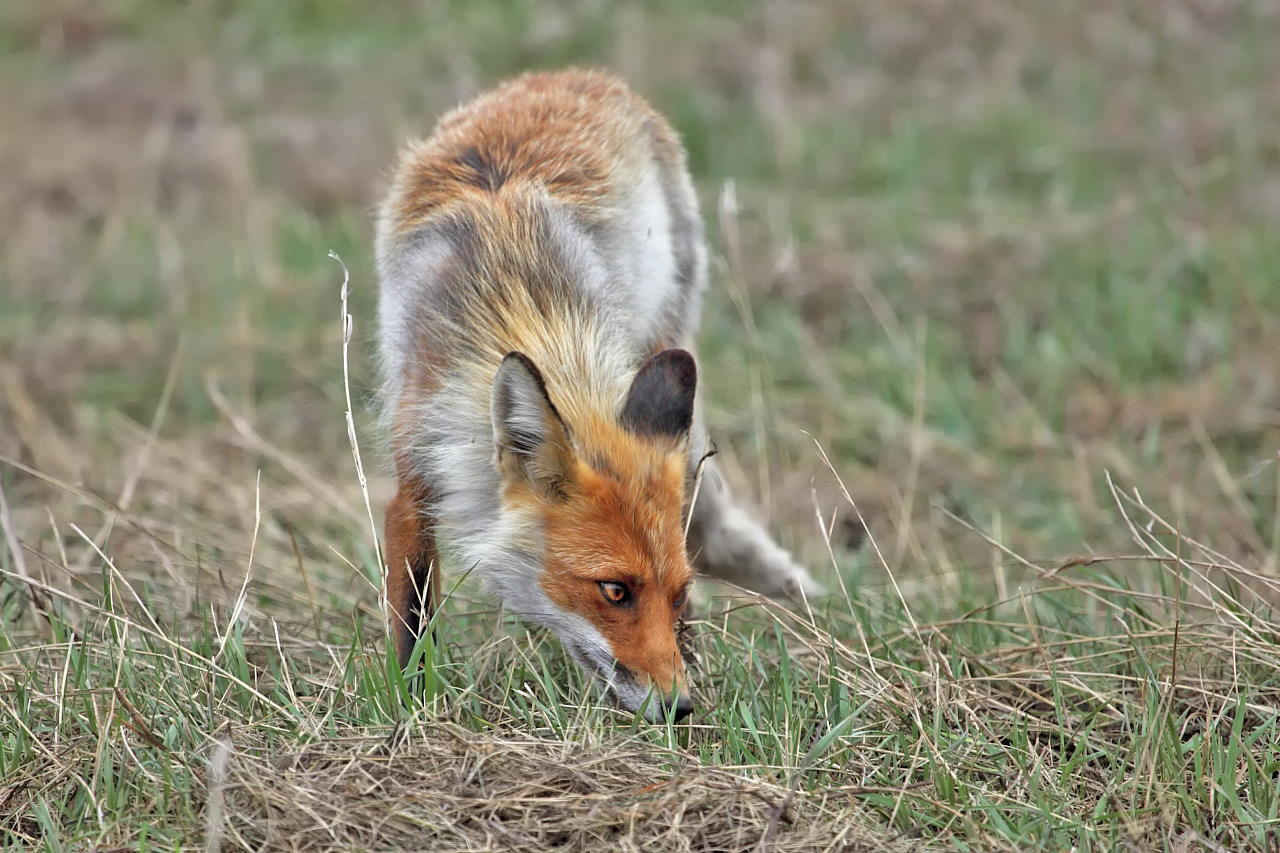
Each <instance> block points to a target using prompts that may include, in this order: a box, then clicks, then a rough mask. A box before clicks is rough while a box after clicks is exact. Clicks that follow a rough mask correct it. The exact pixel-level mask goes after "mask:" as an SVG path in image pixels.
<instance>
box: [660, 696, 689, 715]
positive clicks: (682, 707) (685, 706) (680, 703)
mask: <svg viewBox="0 0 1280 853" xmlns="http://www.w3.org/2000/svg"><path fill="white" fill-rule="evenodd" d="M662 710H663V711H664V712H666V713H667V714H670V715H671V718H672V719H673V720H683V719H684V718H685V717H687V716H689V715H690V714H692V713H693V700H692V699H690V698H689V697H688V696H681V697H680V698H678V699H676V703H675V710H674V711H673V710H672V708H671V700H670V699H664V700H663V701H662Z"/></svg>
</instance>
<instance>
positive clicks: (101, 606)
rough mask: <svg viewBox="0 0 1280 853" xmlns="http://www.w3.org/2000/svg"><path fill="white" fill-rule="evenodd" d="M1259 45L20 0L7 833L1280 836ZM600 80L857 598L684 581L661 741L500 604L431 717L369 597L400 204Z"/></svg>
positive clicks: (775, 514) (729, 357)
mask: <svg viewBox="0 0 1280 853" xmlns="http://www.w3.org/2000/svg"><path fill="white" fill-rule="evenodd" d="M1278 39H1280V4H1277V3H1275V2H1270V0H1213V2H1209V0H1167V2H1162V3H1132V4H1125V3H1106V2H1100V0H1075V2H1072V3H1034V4H1028V3H1019V2H1015V0H926V2H919V3H910V4H907V3H898V4H889V3H875V2H870V0H866V1H865V2H863V0H830V1H829V2H823V3H816V2H812V3H809V2H784V0H778V2H772V0H770V2H763V3H753V4H741V5H736V4H720V3H714V2H711V0H700V2H695V3H676V2H673V0H657V2H653V3H647V4H639V3H620V4H609V3H604V2H593V0H582V1H581V2H556V3H547V4H537V5H536V6H535V4H532V3H529V2H516V0H504V2H495V3H484V4H481V3H463V2H457V3H446V2H435V1H434V0H430V1H429V2H415V3H409V2H387V3H378V4H362V3H356V2H354V0H317V2H312V3H305V4H302V3H268V2H266V1H265V0H262V2H249V1H248V0H245V1H244V2H234V1H233V0H191V2H188V3H183V4H172V3H168V2H163V0H100V2H90V0H83V2H78V0H55V2H42V0H17V1H16V2H6V3H5V4H4V6H3V10H0V115H2V116H3V119H2V120H0V121H2V122H3V126H4V130H3V132H0V175H3V179H2V180H0V235H3V236H2V237H0V241H3V243H2V245H3V257H2V258H0V496H2V497H3V499H4V500H3V502H0V521H3V538H2V541H0V608H2V610H0V839H2V840H3V844H2V845H0V847H3V849H43V850H51V851H56V850H70V849H89V848H94V847H96V849H100V850H123V849H130V850H134V849H139V850H152V849H179V848H190V847H205V848H206V849H210V850H218V849H221V850H233V849H246V850H249V849H253V850H259V849H295V850H321V849H326V850H327V849H335V850H336V849H360V848H367V849H380V850H392V849H415V848H416V849H438V850H453V849H458V850H461V849H503V848H509V847H521V848H525V849H534V848H538V847H545V848H554V849H609V848H614V847H616V848H619V849H641V848H642V847H643V849H646V850H748V849H750V850H776V851H787V850H809V849H813V850H818V849H823V850H839V849H844V850H850V851H857V850H873V849H874V850H881V849H884V850H892V849H900V850H921V849H935V848H937V849H966V850H979V849H981V850H1011V851H1012V850H1018V851H1023V850H1036V849H1043V850H1065V849H1068V848H1072V847H1074V849H1076V850H1107V849H1121V850H1170V851H1187V850H1275V849H1277V844H1280V841H1278V840H1277V839H1280V731H1278V728H1280V630H1278V627H1277V618H1276V610H1275V606H1276V603H1277V599H1278V598H1280V519H1278V515H1280V504H1278V502H1277V485H1278V483H1280V466H1277V450H1278V449H1280V241H1278V240H1277V239H1276V234H1277V233H1278V232H1280V51H1278V50H1276V49H1275V46H1276V45H1277V44H1280V40H1278ZM568 62H591V63H603V64H607V65H609V66H611V67H613V68H615V69H617V70H619V71H620V72H622V73H623V74H625V75H626V76H627V77H628V78H629V79H630V80H631V81H632V82H633V84H634V85H635V87H636V88H637V89H639V90H640V91H641V92H643V93H644V94H645V95H646V96H648V97H650V98H651V99H652V100H653V102H654V103H655V104H656V105H657V106H658V107H659V108H660V109H662V110H663V111H664V112H665V113H667V114H668V115H669V116H670V117H671V118H672V120H673V122H674V123H675V124H676V126H677V128H678V129H679V131H680V132H681V134H682V135H683V137H684V139H685V141H686V143H687V145H688V148H689V151H690V156H691V162H692V167H693V169H694V171H695V178H696V180H697V182H698V184H699V187H700V189H701V191H702V193H703V201H704V210H705V212H706V216H707V220H708V226H709V233H710V237H711V241H712V244H713V249H714V252H715V259H714V263H713V275H714V283H713V294H712V295H711V297H710V300H709V304H708V306H707V309H706V312H705V313H706V317H707V320H706V323H705V327H704V334H703V335H702V338H701V347H702V351H701V358H702V365H703V369H702V374H703V376H704V378H705V383H704V384H705V386H706V390H707V392H708V398H707V399H708V405H709V421H710V424H711V427H712V430H713V433H714V435H715V438H716V440H717V443H718V445H719V447H720V449H721V450H722V458H723V459H724V460H725V461H726V465H727V466H728V470H729V472H730V476H731V478H732V479H733V480H734V481H735V483H736V485H737V487H738V489H739V491H740V492H741V493H743V494H746V495H752V496H755V497H756V498H757V499H758V502H759V504H760V506H761V507H762V508H763V512H764V513H765V514H766V515H767V517H768V518H769V519H770V520H771V524H772V527H773V529H774V530H776V531H777V533H778V535H779V536H780V538H781V539H782V540H783V541H785V542H786V543H787V544H788V545H790V546H791V547H793V548H794V550H795V552H796V553H797V554H798V555H799V556H800V557H801V558H802V559H803V560H804V561H805V562H806V563H807V564H809V565H811V566H813V567H814V568H815V571H817V572H818V573H819V574H820V575H821V576H822V577H823V578H824V579H825V580H826V581H827V582H828V583H829V584H831V585H832V586H833V587H834V588H836V589H841V590H843V591H842V592H840V593H839V594H837V595H834V596H832V597H831V598H829V599H826V600H823V601H820V602H816V603H815V604H814V607H813V610H812V612H811V613H803V614H794V613H793V614H787V613H784V612H781V611H779V610H777V609H774V608H770V607H768V606H766V605H765V604H764V603H762V602H759V601H756V600H754V599H751V598H749V597H744V596H741V595H735V594H733V593H732V591H730V590H725V589H719V588H714V587H713V586H712V585H710V584H706V585H704V586H703V587H702V590H703V594H702V596H701V599H702V600H701V602H700V606H701V608H702V614H703V618H702V619H700V620H699V621H698V622H696V623H695V624H693V625H692V626H691V627H692V628H693V630H694V634H695V643H696V647H697V650H698V655H699V661H700V662H699V664H698V666H697V669H696V677H697V679H698V699H699V704H700V709H701V710H700V711H699V712H698V713H697V714H695V715H694V716H693V717H692V718H690V720H689V721H687V722H683V723H680V724H676V725H668V726H651V725H648V724H642V723H637V722H636V721H634V720H633V719H631V718H628V717H627V716H625V715H622V714H618V713H616V712H614V711H611V710H610V709H609V708H607V707H604V706H602V705H601V704H600V700H599V697H598V696H597V695H596V694H595V693H593V692H592V691H591V690H590V689H589V686H588V685H586V684H584V682H583V679H582V677H581V676H580V675H579V674H578V673H577V672H576V671H575V670H573V669H572V668H571V667H569V666H567V664H566V662H565V659H564V656H563V654H562V652H561V651H560V649H559V647H558V646H557V645H556V644H555V643H554V642H552V641H550V640H548V638H547V637H545V636H544V635H542V634H540V633H537V632H530V631H528V630H527V629H525V628H524V627H522V626H520V625H518V624H516V623H515V622H513V621H512V620H511V619H510V618H507V617H504V616H503V615H502V614H501V613H498V612H495V611H494V610H493V609H492V605H491V604H490V603H489V602H487V601H486V600H484V599H483V598H482V597H478V596H475V595H474V594H473V593H472V591H471V590H470V588H469V587H468V586H467V585H465V584H464V585H463V586H462V587H461V588H460V589H459V590H458V591H457V593H456V594H455V595H454V596H453V598H451V600H450V602H449V605H448V608H447V609H448V622H447V630H445V631H444V632H442V639H445V640H447V642H446V643H444V644H443V646H442V647H441V648H439V649H436V650H434V652H433V655H434V667H433V668H432V669H431V671H430V673H429V675H428V677H427V678H426V683H425V689H426V692H427V694H428V695H429V696H431V697H433V698H432V700H431V701H430V702H429V704H428V705H427V706H426V707H423V706H422V705H420V704H415V703H414V702H413V701H412V700H410V699H409V694H408V692H407V690H406V688H405V686H404V684H403V682H402V681H401V680H400V679H399V678H398V676H397V675H396V673H395V671H394V670H393V669H389V668H388V662H387V652H386V644H385V639H384V636H383V632H382V627H381V618H380V616H379V609H378V598H377V587H378V583H379V569H378V565H377V558H376V557H375V547H374V542H375V540H374V534H373V533H372V529H373V526H374V525H372V524H371V515H372V517H373V518H374V519H376V520H377V522H378V523H377V525H376V526H377V527H378V528H380V526H381V524H380V513H381V509H382V506H383V505H384V503H385V501H386V499H387V498H388V496H389V486H390V481H389V478H388V476H387V470H386V465H385V457H384V456H383V454H382V453H381V447H380V444H379V441H378V437H377V435H376V433H375V431H374V430H373V429H372V417H371V415H370V412H369V405H368V403H369V399H370V391H371V386H372V376H373V371H372V361H371V357H370V353H371V346H370V344H371V333H372V328H373V320H372V315H373V310H372V309H373V299H374V282H373V279H372V274H371V261H370V231H371V227H370V226H371V216H370V208H371V206H372V205H373V204H375V203H376V200H377V198H378V195H379V192H380V190H381V188H382V186H383V181H384V179H385V178H386V175H387V173H388V170H389V168H390V164H391V163H392V161H393V158H394V155H395V152H396V148H397V145H398V144H399V143H400V141H401V140H402V139H404V138H406V137H407V136H409V135H412V134H418V133H422V132H425V131H426V130H427V129H429V127H430V124H431V121H432V119H433V117H434V116H435V115H436V114H438V113H439V112H440V111H441V110H443V109H445V108H447V107H449V106H451V105H453V104H454V103H455V102H456V101H457V100H458V99H460V98H463V97H465V96H467V95H469V94H471V93H474V92H476V91H477V90H478V89H480V88H482V87H484V86H486V85H488V84H490V83H492V82H494V81H496V80H498V79H500V78H502V77H503V76H505V75H508V74H511V73H513V72H516V71H518V70H521V69H524V68H527V67H550V66H557V65H561V64H565V63H568ZM331 250H332V251H335V252H336V253H338V254H339V255H340V256H341V258H342V259H343V260H344V261H345V262H346V263H347V264H348V265H349V266H350V269H351V274H352V276H351V284H352V295H351V303H350V311H351V314H352V315H353V318H354V324H355V338H354V340H353V342H352V346H351V351H350V377H351V378H350V391H351V400H352V403H353V405H354V409H355V425H356V429H357V433H358V435H359V438H360V449H361V454H362V458H363V462H364V466H365V469H366V471H367V473H368V492H369V496H368V503H367V504H366V500H365V497H364V495H363V494H362V491H361V488H360V482H359V478H358V477H357V474H356V470H355V464H354V462H353V457H352V451H351V447H350V443H349V441H348V435H347V426H346V422H345V416H344V412H345V411H346V409H347V399H346V393H345V388H344V382H343V361H342V358H343V347H342V324H341V319H340V313H341V306H340V302H339V293H340V287H341V283H342V269H341V267H340V266H339V265H338V264H337V263H336V262H334V261H333V260H331V259H330V258H329V257H328V255H329V252H330V251H331ZM828 460H829V464H828Z"/></svg>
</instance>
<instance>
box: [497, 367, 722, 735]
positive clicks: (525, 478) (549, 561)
mask: <svg viewBox="0 0 1280 853" xmlns="http://www.w3.org/2000/svg"><path fill="white" fill-rule="evenodd" d="M696 384H697V370H696V368H695V366H694V361H693V356H691V355H690V354H689V353H688V352H685V351H684V350H679V349H668V350H663V351H662V352H659V353H657V354H656V355H653V356H652V357H650V358H649V359H648V360H647V361H646V362H645V363H644V364H643V365H642V366H641V368H640V370H639V372H638V373H637V374H636V376H635V378H634V380H633V381H632V383H631V386H630V389H629V391H628V392H627V396H626V398H625V401H624V402H623V404H622V407H621V410H620V411H618V412H616V413H609V415H608V416H607V417H604V418H602V417H599V416H596V417H589V416H586V417H575V419H574V430H573V431H571V430H570V429H569V427H568V426H567V425H566V423H565V421H564V419H562V418H561V416H560V413H559V411H558V410H557V409H556V406H555V404H554V403H553V402H552V400H551V397H550V396H549V395H548V393H547V386H546V384H545V382H544V381H543V377H542V374H541V373H540V372H539V370H538V368H537V366H536V365H535V364H534V363H533V362H532V361H531V360H530V359H529V358H528V357H526V356H525V355H523V354H521V353H518V352H512V353H509V354H508V355H507V356H506V358H505V359H504V360H503V362H502V365H501V367H500V368H499V369H498V372H497V375H496V376H495V377H494V380H493V389H492V397H491V403H490V409H491V412H490V414H491V417H492V421H493V434H494V441H495V444H496V451H497V456H496V458H497V465H498V471H499V474H500V476H501V482H502V504H503V515H504V517H505V518H506V521H507V524H508V527H509V529H511V528H513V527H514V528H519V529H521V530H522V531H523V533H522V535H523V536H524V537H525V539H526V541H527V542H528V544H527V545H526V548H529V549H533V550H536V551H537V552H539V557H540V559H538V560H536V561H535V563H536V565H537V567H538V569H537V571H536V572H535V576H536V577H535V578H534V579H532V580H529V581H525V583H526V584H528V586H530V587H536V588H526V589H512V588H510V587H511V585H510V584H507V585H506V586H507V587H508V588H507V589H505V590H503V591H502V593H501V594H502V597H503V598H504V599H505V600H506V601H507V603H508V604H509V605H510V606H512V607H513V609H515V610H517V611H519V612H521V613H522V614H523V615H524V616H525V617H526V618H531V619H533V620H534V621H537V622H539V623H541V624H543V625H544V626H546V627H548V628H550V629H551V630H552V631H554V632H555V633H556V634H557V635H558V636H559V638H560V640H561V642H562V643H563V644H564V646H565V648H566V649H567V650H568V651H569V653H570V654H571V655H572V657H573V658H574V659H575V660H576V661H577V662H578V664H579V665H580V666H582V667H583V668H584V669H586V670H587V671H589V672H594V673H596V674H598V675H599V676H600V677H601V678H602V679H603V680H604V683H605V685H606V686H607V688H608V690H609V691H610V692H611V693H612V694H613V695H614V696H615V697H616V698H617V700H618V701H619V703H620V704H621V705H623V706H624V707H626V708H627V709H629V710H632V711H640V710H641V709H642V708H643V709H645V713H646V715H647V716H648V718H649V719H650V720H655V721H656V720H660V719H662V718H663V717H664V715H665V714H666V713H667V712H668V711H674V716H675V717H676V718H680V717H684V716H686V715H687V714H688V713H690V712H691V711H692V710H693V702H692V700H691V699H690V696H689V688H688V684H687V683H686V680H685V671H684V664H683V661H682V659H681V654H680V650H679V648H678V646H677V642H676V623H677V620H678V619H679V617H680V614H681V612H682V611H683V609H684V606H685V601H686V600H687V598H688V594H689V588H690V585H691V584H692V582H693V569H692V568H691V567H690V565H689V559H688V555H687V553H686V551H685V540H684V525H683V511H684V502H685V491H686V487H685V483H686V477H687V471H688V458H689V455H688V454H689V448H688V444H689V431H690V427H691V426H692V421H693V405H694V391H695V387H696Z"/></svg>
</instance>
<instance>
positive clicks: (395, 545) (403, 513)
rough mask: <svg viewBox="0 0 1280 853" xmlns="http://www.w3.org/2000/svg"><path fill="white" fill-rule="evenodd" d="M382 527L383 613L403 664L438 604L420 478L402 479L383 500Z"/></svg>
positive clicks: (429, 525) (430, 534)
mask: <svg viewBox="0 0 1280 853" xmlns="http://www.w3.org/2000/svg"><path fill="white" fill-rule="evenodd" d="M385 532H386V547H387V553H386V558H387V618H388V619H389V620H390V621H391V636H392V638H393V639H394V642H395V648H396V657H397V658H398V659H399V661H400V667H401V668H404V666H405V665H406V664H407V663H408V662H409V656H410V655H411V654H412V653H413V647H414V644H415V643H417V641H418V637H419V636H421V635H422V631H423V630H424V629H425V628H426V627H427V625H429V624H430V621H431V614H432V613H433V612H434V611H435V607H436V605H437V604H438V603H439V589H440V581H439V573H438V572H437V570H436V545H435V536H434V535H433V532H432V517H431V506H430V491H429V490H428V489H427V488H426V487H425V486H424V485H423V484H422V483H421V482H418V481H416V480H406V479H402V480H401V481H400V488H399V490H398V491H397V492H396V496H395V497H394V498H393V499H392V500H391V503H390V504H388V505H387V517H386V526H385Z"/></svg>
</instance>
